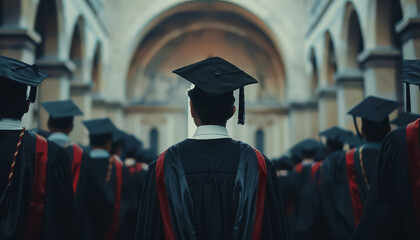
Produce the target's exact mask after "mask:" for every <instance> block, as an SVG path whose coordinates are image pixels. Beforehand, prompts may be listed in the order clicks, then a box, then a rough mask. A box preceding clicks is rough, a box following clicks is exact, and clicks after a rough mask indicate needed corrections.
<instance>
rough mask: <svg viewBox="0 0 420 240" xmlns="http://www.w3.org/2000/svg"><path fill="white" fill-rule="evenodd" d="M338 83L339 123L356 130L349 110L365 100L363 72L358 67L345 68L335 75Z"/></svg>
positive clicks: (343, 126)
mask: <svg viewBox="0 0 420 240" xmlns="http://www.w3.org/2000/svg"><path fill="white" fill-rule="evenodd" d="M334 78H335V81H336V85H337V113H338V125H339V126H340V127H342V128H347V129H349V130H353V131H354V130H355V129H354V124H353V118H352V117H351V116H350V115H348V114H347V112H348V111H349V110H350V109H351V108H352V107H353V106H355V105H356V104H358V103H359V102H360V101H362V100H363V98H364V94H363V73H362V72H361V71H360V70H358V69H344V70H342V71H340V72H338V73H336V74H335V76H334Z"/></svg>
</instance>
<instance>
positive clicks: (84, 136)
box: [70, 82, 92, 144]
mask: <svg viewBox="0 0 420 240" xmlns="http://www.w3.org/2000/svg"><path fill="white" fill-rule="evenodd" d="M91 88H92V86H91V85H90V84H87V83H80V82H72V83H71V90H70V98H71V100H73V102H74V103H75V104H76V105H77V107H79V108H80V110H81V111H82V112H83V116H78V117H75V118H74V129H73V132H72V133H71V134H70V138H71V139H73V141H76V142H79V143H81V144H88V143H89V141H88V131H87V130H86V128H85V127H84V125H83V123H82V121H83V120H87V119H91V118H92V117H91V116H92V96H91V94H90V90H91Z"/></svg>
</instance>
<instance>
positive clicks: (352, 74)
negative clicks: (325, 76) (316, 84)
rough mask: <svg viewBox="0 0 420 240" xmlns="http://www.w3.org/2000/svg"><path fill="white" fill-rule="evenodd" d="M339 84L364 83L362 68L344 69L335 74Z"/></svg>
mask: <svg viewBox="0 0 420 240" xmlns="http://www.w3.org/2000/svg"><path fill="white" fill-rule="evenodd" d="M334 79H335V82H336V83H337V84H341V83H348V82H352V83H363V72H362V71H361V70H360V69H349V68H348V69H344V70H341V71H339V72H337V73H336V74H334Z"/></svg>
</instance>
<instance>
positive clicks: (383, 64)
mask: <svg viewBox="0 0 420 240" xmlns="http://www.w3.org/2000/svg"><path fill="white" fill-rule="evenodd" d="M399 58H401V51H400V50H398V49H397V48H394V47H382V48H370V49H366V50H364V51H363V52H362V53H360V54H359V56H358V57H357V60H358V62H359V63H360V64H361V65H362V66H363V68H365V69H366V68H394V67H395V62H396V61H397V60H398V59H399Z"/></svg>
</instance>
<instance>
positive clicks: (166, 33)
mask: <svg viewBox="0 0 420 240" xmlns="http://www.w3.org/2000/svg"><path fill="white" fill-rule="evenodd" d="M192 19H194V20H193V21H192ZM197 19H198V20H197ZM222 19H223V20H222ZM257 20H258V19H256V17H255V16H254V15H252V14H251V13H249V12H247V11H245V10H244V9H241V8H240V7H238V6H237V5H234V4H231V3H224V2H219V3H207V2H206V3H204V2H200V3H197V2H194V3H185V4H180V5H177V6H176V7H174V8H171V9H170V10H168V11H167V12H164V13H162V14H161V15H160V16H158V17H157V18H156V19H155V20H154V21H152V23H151V24H150V25H151V27H148V28H147V29H152V30H151V31H150V32H148V33H147V34H145V35H144V37H143V38H142V39H141V40H140V42H139V47H138V49H137V51H136V52H135V53H134V56H133V58H132V61H131V65H130V70H129V73H128V77H127V86H126V89H127V96H128V98H129V99H130V100H139V99H142V98H144V96H143V93H141V91H140V86H141V87H143V92H146V91H148V92H150V90H151V89H150V87H149V84H150V80H149V82H147V81H146V82H142V83H140V82H136V81H138V79H137V80H136V78H138V76H139V75H140V76H142V81H144V80H145V79H147V78H150V75H153V74H155V73H157V72H158V71H156V70H151V67H152V65H153V64H154V65H155V67H156V65H159V63H158V62H159V61H162V60H163V59H165V61H166V59H167V58H169V57H170V58H172V62H170V61H171V60H169V63H168V61H166V63H165V64H166V65H167V66H166V67H167V68H166V69H165V71H162V72H165V73H166V76H161V78H162V79H163V78H165V79H168V81H171V80H170V78H172V77H173V75H172V74H170V72H171V70H173V69H175V68H176V67H181V66H182V65H186V64H188V63H191V62H193V61H197V60H201V59H204V58H206V57H208V56H213V55H219V56H221V57H224V58H226V59H227V60H230V61H233V62H235V63H236V64H237V65H238V66H239V67H242V68H247V69H246V70H247V71H248V72H250V71H251V75H253V72H252V71H254V77H256V78H257V79H260V80H261V85H266V86H267V89H264V90H265V91H272V92H271V93H270V95H272V97H273V98H274V99H277V100H278V101H282V100H284V93H283V92H282V91H283V89H285V72H284V66H283V60H282V58H281V56H280V54H279V53H278V50H277V46H276V45H275V44H274V41H273V39H272V36H271V33H266V32H267V31H268V30H267V27H263V28H260V27H259V24H261V23H260V21H259V20H258V21H257ZM222 21H224V22H222ZM226 22H227V24H226ZM206 34H207V35H206ZM193 39H195V40H199V41H193V42H189V43H188V44H184V45H183V41H188V40H189V41H192V40H193ZM209 39H211V41H210V40H209ZM245 39H247V40H246V41H248V42H247V43H246V44H248V45H253V46H251V47H249V46H239V47H237V46H235V45H237V44H238V43H239V44H241V43H243V42H245ZM249 39H251V40H249ZM224 40H227V41H224ZM215 41H219V42H216V43H215ZM222 41H224V42H223V43H222ZM229 41H230V45H229ZM206 44H207V45H206ZM218 44H219V45H218ZM182 47H184V48H185V49H183V51H182V54H184V55H185V53H186V52H187V53H188V50H191V49H194V48H195V49H194V53H192V52H189V54H188V55H189V56H187V57H186V58H179V59H176V57H179V54H181V52H174V51H169V49H171V50H173V49H176V48H178V49H181V48H182ZM223 47H226V49H223ZM241 47H242V49H240V48H241ZM247 47H249V48H247ZM257 48H259V49H257ZM239 49H240V50H241V51H239ZM165 51H166V53H165ZM234 51H236V54H233V52H234ZM251 51H254V52H252V53H251ZM168 52H171V54H170V56H169V55H168V54H167V53H168ZM243 52H245V53H247V54H248V55H249V56H248V58H245V57H243V56H240V57H237V56H234V55H239V54H238V53H243ZM260 53H265V55H263V54H260ZM165 54H166V55H165ZM176 54H178V55H176ZM250 56H252V57H253V58H254V60H252V61H250V60H251V57H250ZM159 58H160V59H159ZM174 59H176V60H174ZM247 61H248V62H247ZM259 62H264V63H266V64H260V65H257V64H258V63H259ZM250 63H252V64H254V66H252V67H253V68H254V69H251V66H250V65H251V64H250ZM270 65H271V66H270ZM267 66H269V68H270V69H267ZM264 68H265V69H264ZM270 74H271V76H269V75H270ZM267 76H268V77H269V78H272V79H270V80H269V81H268V80H266V78H267ZM262 94H263V93H262V92H261V91H258V90H255V89H254V92H253V93H251V94H250V95H249V96H253V98H259V97H261V96H260V95H262Z"/></svg>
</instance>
